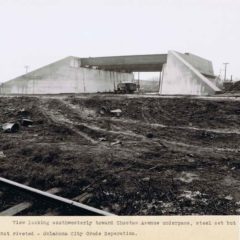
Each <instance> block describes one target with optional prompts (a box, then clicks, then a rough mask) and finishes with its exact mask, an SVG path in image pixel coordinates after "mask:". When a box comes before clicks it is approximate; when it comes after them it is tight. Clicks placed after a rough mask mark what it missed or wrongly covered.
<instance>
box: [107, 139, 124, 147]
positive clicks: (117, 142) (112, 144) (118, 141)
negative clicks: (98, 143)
mask: <svg viewBox="0 0 240 240" xmlns="http://www.w3.org/2000/svg"><path fill="white" fill-rule="evenodd" d="M117 144H122V142H121V141H120V140H117V141H116V142H112V143H111V144H110V145H111V146H114V145H117Z"/></svg>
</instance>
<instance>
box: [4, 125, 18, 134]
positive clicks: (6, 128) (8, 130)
mask: <svg viewBox="0 0 240 240" xmlns="http://www.w3.org/2000/svg"><path fill="white" fill-rule="evenodd" d="M19 129H20V125H19V123H4V124H3V125H2V130H3V132H5V133H15V132H18V131H19Z"/></svg>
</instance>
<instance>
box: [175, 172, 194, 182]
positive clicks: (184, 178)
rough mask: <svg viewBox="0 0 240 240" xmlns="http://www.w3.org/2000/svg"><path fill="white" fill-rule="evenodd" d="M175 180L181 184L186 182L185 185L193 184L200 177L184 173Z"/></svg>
mask: <svg viewBox="0 0 240 240" xmlns="http://www.w3.org/2000/svg"><path fill="white" fill-rule="evenodd" d="M175 179H176V180H180V181H181V182H184V183H191V182H192V181H194V180H199V177H198V175H197V174H195V173H190V172H182V173H181V175H180V177H178V178H175Z"/></svg>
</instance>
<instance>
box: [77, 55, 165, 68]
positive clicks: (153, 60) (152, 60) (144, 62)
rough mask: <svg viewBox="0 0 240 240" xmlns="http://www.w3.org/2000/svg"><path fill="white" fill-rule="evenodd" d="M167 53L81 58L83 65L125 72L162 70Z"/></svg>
mask: <svg viewBox="0 0 240 240" xmlns="http://www.w3.org/2000/svg"><path fill="white" fill-rule="evenodd" d="M166 61H167V54H151V55H132V56H114V57H94V58H81V66H98V67H99V68H101V69H105V70H112V71H116V70H118V71H125V72H138V71H139V72H155V71H162V66H163V64H164V63H165V62H166Z"/></svg>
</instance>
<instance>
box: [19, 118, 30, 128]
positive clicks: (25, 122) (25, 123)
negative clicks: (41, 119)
mask: <svg viewBox="0 0 240 240" xmlns="http://www.w3.org/2000/svg"><path fill="white" fill-rule="evenodd" d="M19 122H20V124H21V125H22V126H24V127H28V126H30V125H33V121H32V120H30V119H27V118H23V119H21V120H19Z"/></svg>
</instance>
